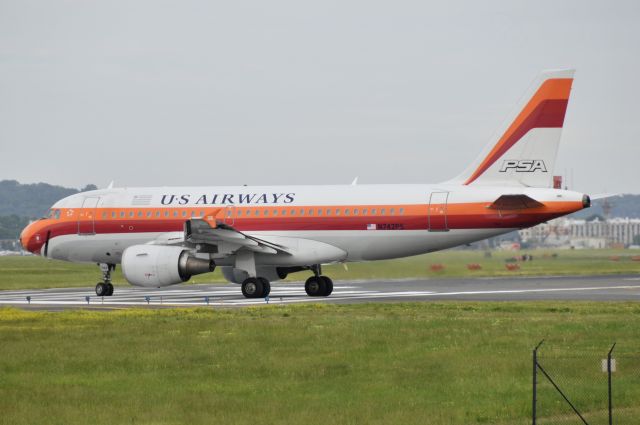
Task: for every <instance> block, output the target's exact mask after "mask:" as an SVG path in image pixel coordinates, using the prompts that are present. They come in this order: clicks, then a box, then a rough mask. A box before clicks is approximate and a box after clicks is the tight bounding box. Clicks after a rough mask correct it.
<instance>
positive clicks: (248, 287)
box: [242, 277, 271, 298]
mask: <svg viewBox="0 0 640 425" xmlns="http://www.w3.org/2000/svg"><path fill="white" fill-rule="evenodd" d="M269 292H271V284H270V283H269V281H268V280H267V279H265V278H262V277H250V278H249V279H247V280H245V281H244V282H242V295H244V296H245V298H264V297H266V296H267V295H269Z"/></svg>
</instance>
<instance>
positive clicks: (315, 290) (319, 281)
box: [304, 264, 333, 297]
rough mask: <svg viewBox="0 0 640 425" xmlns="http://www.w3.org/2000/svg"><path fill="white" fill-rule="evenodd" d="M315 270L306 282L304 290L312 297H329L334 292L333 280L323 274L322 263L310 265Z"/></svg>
mask: <svg viewBox="0 0 640 425" xmlns="http://www.w3.org/2000/svg"><path fill="white" fill-rule="evenodd" d="M310 268H311V271H312V272H313V276H311V277H310V278H309V279H307V281H306V282H305V283H304V290H305V291H306V292H307V295H309V296H310V297H328V296H329V295H331V293H332V292H333V281H332V280H331V279H329V278H328V277H327V276H322V268H321V267H320V264H316V265H315V266H312V267H310Z"/></svg>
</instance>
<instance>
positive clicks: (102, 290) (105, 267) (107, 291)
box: [96, 263, 116, 297]
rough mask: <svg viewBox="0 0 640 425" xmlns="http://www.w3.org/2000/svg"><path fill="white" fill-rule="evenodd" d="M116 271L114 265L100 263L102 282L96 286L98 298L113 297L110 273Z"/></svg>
mask: <svg viewBox="0 0 640 425" xmlns="http://www.w3.org/2000/svg"><path fill="white" fill-rule="evenodd" d="M115 269H116V265H115V264H105V263H100V270H101V271H102V282H98V284H97V285H96V295H97V296H99V297H110V296H111V295H113V285H112V284H111V271H112V270H115Z"/></svg>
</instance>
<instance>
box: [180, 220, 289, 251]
mask: <svg viewBox="0 0 640 425" xmlns="http://www.w3.org/2000/svg"><path fill="white" fill-rule="evenodd" d="M184 242H187V243H192V244H206V245H210V246H215V247H217V248H218V252H228V253H231V252H235V251H237V250H239V249H247V250H249V251H253V252H257V253H263V254H279V253H284V254H289V253H290V252H289V250H288V249H287V248H286V247H285V246H282V245H279V244H275V243H272V242H268V241H265V240H263V239H259V238H256V237H254V236H251V235H247V234H246V233H243V232H240V231H238V230H236V229H234V228H233V227H231V226H228V225H225V224H222V223H219V224H217V225H216V227H211V226H210V225H209V223H208V222H207V221H205V220H200V219H192V220H187V221H186V222H185V223H184Z"/></svg>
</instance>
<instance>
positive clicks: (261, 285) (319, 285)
mask: <svg viewBox="0 0 640 425" xmlns="http://www.w3.org/2000/svg"><path fill="white" fill-rule="evenodd" d="M308 269H309V270H311V271H313V276H311V277H310V278H309V279H307V281H306V282H305V284H304V290H305V291H306V292H307V295H309V296H310V297H328V296H329V295H331V293H332V292H333V281H332V280H331V279H329V278H328V277H327V276H322V274H321V273H322V270H321V269H320V266H319V265H314V266H311V267H308ZM281 277H282V278H284V277H283V276H281ZM270 292H271V284H270V283H269V281H268V280H267V279H265V278H264V277H250V278H248V279H245V280H244V282H242V295H244V296H245V297H246V298H265V297H267V296H268V295H269V293H270Z"/></svg>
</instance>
